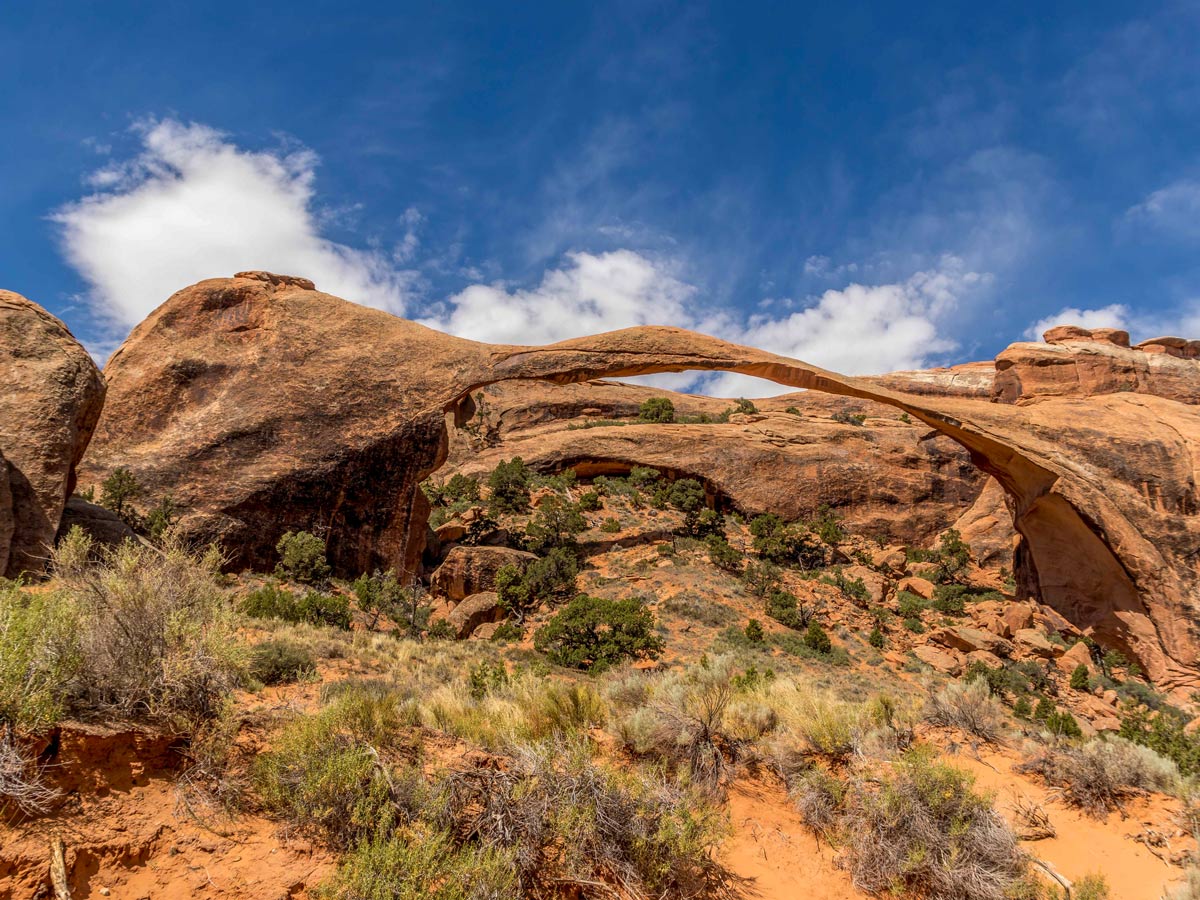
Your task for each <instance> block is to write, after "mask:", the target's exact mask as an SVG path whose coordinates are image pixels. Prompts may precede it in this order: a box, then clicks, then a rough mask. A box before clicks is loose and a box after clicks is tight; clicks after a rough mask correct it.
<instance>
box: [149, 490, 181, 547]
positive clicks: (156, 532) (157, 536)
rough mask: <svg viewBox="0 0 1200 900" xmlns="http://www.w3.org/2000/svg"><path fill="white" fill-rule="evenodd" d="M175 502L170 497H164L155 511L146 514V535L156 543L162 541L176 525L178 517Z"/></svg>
mask: <svg viewBox="0 0 1200 900" xmlns="http://www.w3.org/2000/svg"><path fill="white" fill-rule="evenodd" d="M177 512H178V510H176V508H175V501H174V500H173V499H172V498H171V497H170V495H168V496H166V497H163V498H162V499H160V500H159V501H158V505H156V506H155V507H154V508H153V509H151V510H150V512H149V513H147V514H146V522H145V528H146V533H147V534H148V535H150V537H151V538H152V539H153V540H155V541H161V540H162V539H163V537H164V536H165V535H166V533H167V529H169V528H170V527H171V526H172V525H174V524H175V519H176V517H177Z"/></svg>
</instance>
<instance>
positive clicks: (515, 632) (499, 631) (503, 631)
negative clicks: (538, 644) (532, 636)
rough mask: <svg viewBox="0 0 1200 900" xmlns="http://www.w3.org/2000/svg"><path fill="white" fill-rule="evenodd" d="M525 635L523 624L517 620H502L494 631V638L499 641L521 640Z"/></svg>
mask: <svg viewBox="0 0 1200 900" xmlns="http://www.w3.org/2000/svg"><path fill="white" fill-rule="evenodd" d="M524 637H525V632H524V631H522V630H521V626H520V625H518V624H517V623H515V622H501V623H500V624H499V625H497V626H496V630H495V631H493V632H492V640H493V641H496V642H498V643H508V642H510V641H519V640H522V639H523V638H524Z"/></svg>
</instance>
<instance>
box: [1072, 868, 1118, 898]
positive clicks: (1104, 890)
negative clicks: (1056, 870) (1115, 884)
mask: <svg viewBox="0 0 1200 900" xmlns="http://www.w3.org/2000/svg"><path fill="white" fill-rule="evenodd" d="M1071 897H1072V898H1073V900H1109V898H1110V897H1112V892H1111V891H1110V890H1109V887H1108V879H1106V878H1105V877H1104V876H1103V875H1101V874H1099V873H1094V874H1091V875H1084V876H1083V877H1082V878H1080V879H1079V880H1078V881H1076V882H1075V883H1074V884H1072V885H1071Z"/></svg>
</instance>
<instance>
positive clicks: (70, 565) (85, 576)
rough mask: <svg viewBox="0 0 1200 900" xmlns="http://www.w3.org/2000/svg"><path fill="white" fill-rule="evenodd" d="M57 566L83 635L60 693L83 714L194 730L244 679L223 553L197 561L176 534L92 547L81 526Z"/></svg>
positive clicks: (64, 544)
mask: <svg viewBox="0 0 1200 900" xmlns="http://www.w3.org/2000/svg"><path fill="white" fill-rule="evenodd" d="M51 563H52V569H53V572H54V575H55V576H56V578H57V579H58V581H59V584H60V585H61V594H62V597H63V598H66V599H65V600H64V601H63V602H66V603H68V604H69V607H68V608H69V609H71V610H73V615H74V617H75V626H76V628H77V636H78V638H77V639H78V657H77V659H78V665H77V667H75V679H74V681H73V682H68V683H67V684H64V685H61V686H60V688H59V689H60V690H62V691H63V693H65V694H68V695H70V696H72V698H73V701H74V703H75V704H77V705H78V706H80V707H81V708H84V709H89V710H104V711H106V712H108V713H110V714H115V715H122V716H129V717H133V718H139V719H141V718H148V719H152V720H158V721H163V722H166V723H170V724H171V725H172V726H173V727H181V728H184V729H189V728H191V727H192V726H194V725H195V724H196V723H198V722H200V721H202V720H204V719H208V718H211V717H213V716H215V715H216V714H217V713H218V712H219V711H220V709H222V708H223V706H224V704H225V701H226V698H227V697H228V695H229V693H230V691H232V690H233V689H234V688H235V687H237V686H238V685H239V684H241V683H243V681H244V680H245V676H246V653H245V647H244V645H243V644H242V643H241V641H239V640H238V639H237V631H236V627H235V624H236V623H235V619H234V616H233V610H232V609H231V607H230V604H229V597H228V595H227V594H226V592H225V590H224V589H223V588H222V586H221V584H220V581H219V577H220V564H221V558H220V555H219V554H218V553H217V552H216V551H215V550H210V551H209V552H208V553H206V554H205V555H203V556H197V555H195V554H193V553H192V552H191V551H189V550H188V549H187V548H185V547H184V546H183V545H182V544H181V543H179V542H178V541H176V540H174V539H172V538H171V537H170V535H169V534H168V535H167V536H166V538H165V539H164V543H163V544H162V545H161V546H158V547H148V546H145V545H143V544H140V543H135V542H133V541H125V542H123V543H121V544H119V545H117V546H115V547H94V546H93V545H92V542H91V539H90V538H88V537H87V536H86V535H85V534H84V533H83V532H82V531H80V530H79V529H77V528H73V529H72V530H71V531H70V532H69V533H68V534H67V536H66V537H65V538H64V539H63V540H62V541H60V542H59V545H58V547H56V548H55V550H54V552H53V554H52V559H51Z"/></svg>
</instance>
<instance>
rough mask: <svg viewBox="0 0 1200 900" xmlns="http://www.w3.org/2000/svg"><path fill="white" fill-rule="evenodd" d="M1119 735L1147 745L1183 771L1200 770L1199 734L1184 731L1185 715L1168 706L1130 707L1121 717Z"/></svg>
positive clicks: (1193, 773)
mask: <svg viewBox="0 0 1200 900" xmlns="http://www.w3.org/2000/svg"><path fill="white" fill-rule="evenodd" d="M1119 733H1120V735H1121V737H1123V738H1125V739H1126V740H1128V741H1132V742H1133V743H1135V744H1141V745H1142V746H1144V747H1149V748H1150V749H1151V750H1154V751H1155V752H1157V753H1158V754H1160V755H1162V756H1165V757H1166V758H1167V759H1169V760H1171V761H1172V762H1174V763H1175V764H1176V765H1177V766H1178V767H1179V770H1180V771H1181V772H1182V773H1183V774H1184V775H1189V776H1192V775H1196V774H1200V737H1197V736H1196V735H1194V734H1192V733H1190V732H1188V731H1187V719H1186V718H1184V717H1183V716H1181V715H1178V714H1176V713H1174V712H1172V711H1170V710H1160V711H1158V712H1147V711H1145V710H1143V709H1141V708H1136V707H1135V708H1133V709H1129V710H1128V711H1127V712H1126V715H1125V716H1124V717H1123V718H1122V719H1121V730H1120V732H1119Z"/></svg>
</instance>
